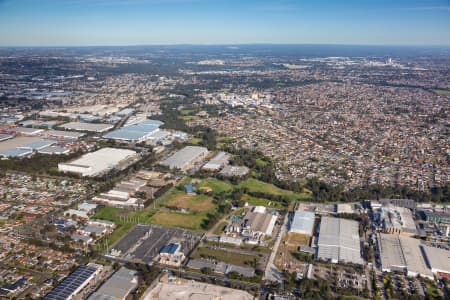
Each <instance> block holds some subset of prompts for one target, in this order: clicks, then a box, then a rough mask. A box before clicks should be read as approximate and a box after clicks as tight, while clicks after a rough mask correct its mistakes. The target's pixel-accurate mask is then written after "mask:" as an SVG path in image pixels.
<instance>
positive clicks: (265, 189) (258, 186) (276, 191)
mask: <svg viewBox="0 0 450 300" xmlns="http://www.w3.org/2000/svg"><path fill="white" fill-rule="evenodd" d="M239 186H240V187H245V188H247V189H248V191H249V192H253V193H258V192H259V193H265V194H271V195H274V196H285V197H287V198H288V199H289V200H291V201H298V200H305V199H308V198H310V197H311V195H310V192H309V191H306V192H303V193H294V192H292V191H288V190H283V189H280V188H278V187H276V186H275V185H273V184H271V183H265V182H262V181H259V180H257V179H254V178H249V179H247V180H245V181H243V182H241V183H240V184H239Z"/></svg>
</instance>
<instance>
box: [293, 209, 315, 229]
mask: <svg viewBox="0 0 450 300" xmlns="http://www.w3.org/2000/svg"><path fill="white" fill-rule="evenodd" d="M314 220H315V217H314V213H313V212H309V211H303V210H297V211H296V212H295V214H294V218H293V219H292V223H291V228H290V231H291V232H295V233H303V234H308V235H312V232H313V228H314Z"/></svg>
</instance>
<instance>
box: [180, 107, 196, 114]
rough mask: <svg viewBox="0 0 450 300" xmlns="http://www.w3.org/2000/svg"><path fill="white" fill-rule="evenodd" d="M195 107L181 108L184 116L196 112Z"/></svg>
mask: <svg viewBox="0 0 450 300" xmlns="http://www.w3.org/2000/svg"><path fill="white" fill-rule="evenodd" d="M195 111H196V110H195V109H189V108H185V109H182V110H180V114H182V115H183V116H188V115H192V114H194V113H195Z"/></svg>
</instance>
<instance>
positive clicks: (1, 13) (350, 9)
mask: <svg viewBox="0 0 450 300" xmlns="http://www.w3.org/2000/svg"><path fill="white" fill-rule="evenodd" d="M245 43H287V44H297V43H298V44H377V45H450V0H334V1H330V0H328V1H327V0H0V45H2V46H11V45H16V46H44V45H52V46H64V45H149V44H245Z"/></svg>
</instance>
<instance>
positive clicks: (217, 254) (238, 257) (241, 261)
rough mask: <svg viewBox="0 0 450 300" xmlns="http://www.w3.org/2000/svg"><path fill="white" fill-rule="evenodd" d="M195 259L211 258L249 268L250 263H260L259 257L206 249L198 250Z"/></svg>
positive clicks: (194, 254)
mask: <svg viewBox="0 0 450 300" xmlns="http://www.w3.org/2000/svg"><path fill="white" fill-rule="evenodd" d="M192 257H193V258H196V259H199V258H201V257H210V258H214V259H216V260H218V261H222V262H225V263H229V264H233V265H238V266H249V265H248V263H249V262H253V261H254V260H255V259H256V263H258V261H259V257H258V256H253V255H247V254H240V253H235V252H231V251H225V250H220V249H210V248H206V247H199V248H197V249H196V250H195V251H194V253H193V254H192Z"/></svg>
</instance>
